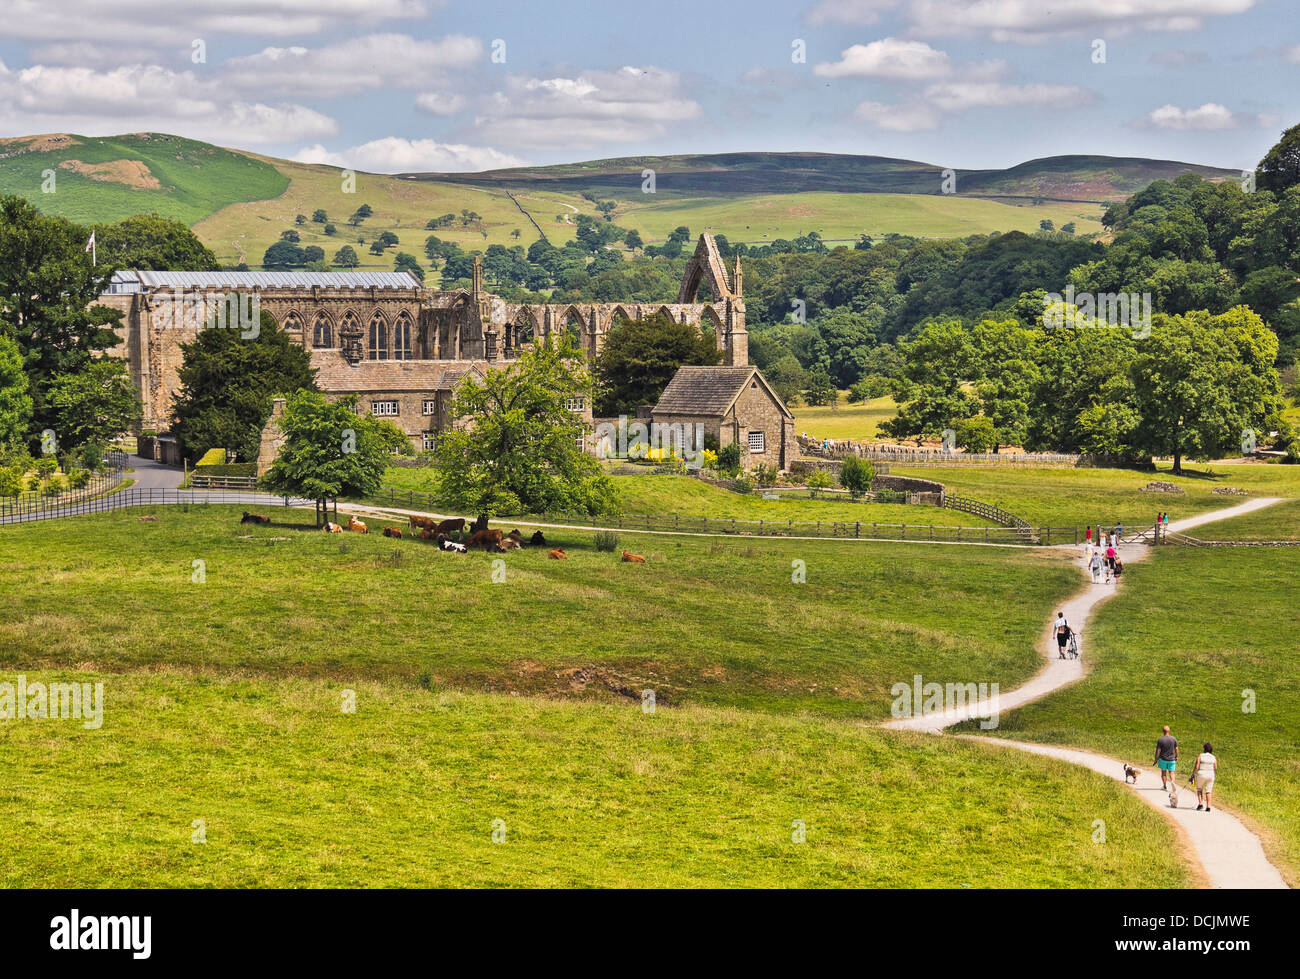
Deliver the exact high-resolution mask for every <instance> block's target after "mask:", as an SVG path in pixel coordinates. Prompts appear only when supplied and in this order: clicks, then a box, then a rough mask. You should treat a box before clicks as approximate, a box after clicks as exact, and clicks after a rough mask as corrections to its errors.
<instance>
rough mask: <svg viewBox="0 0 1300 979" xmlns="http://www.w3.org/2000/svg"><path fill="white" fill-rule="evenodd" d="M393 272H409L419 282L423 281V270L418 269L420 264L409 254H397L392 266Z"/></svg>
mask: <svg viewBox="0 0 1300 979" xmlns="http://www.w3.org/2000/svg"><path fill="white" fill-rule="evenodd" d="M393 271H394V272H409V273H410V274H411V275H413V276H415V277H416V278H417V279H419V280H420V281H421V282H423V281H424V269H422V268H420V263H419V262H418V261H417V260H416V258H415V256H414V255H412V254H410V253H409V252H398V253H397V261H396V262H395V263H394V265H393Z"/></svg>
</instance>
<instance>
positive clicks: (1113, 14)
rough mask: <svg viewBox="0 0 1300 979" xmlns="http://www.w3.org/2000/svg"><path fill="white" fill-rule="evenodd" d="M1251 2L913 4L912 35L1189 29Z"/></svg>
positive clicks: (1040, 36)
mask: <svg viewBox="0 0 1300 979" xmlns="http://www.w3.org/2000/svg"><path fill="white" fill-rule="evenodd" d="M1255 3H1256V0H1053V2H1051V3H1045V2H1042V0H978V2H975V3H971V2H969V0H913V2H911V3H909V4H908V7H907V10H908V14H909V17H910V19H911V27H912V33H914V34H917V35H920V36H922V37H934V36H942V35H948V34H979V35H983V36H985V37H988V38H991V39H992V40H994V41H1011V42H1019V43H1026V42H1035V41H1041V40H1045V39H1047V38H1051V37H1059V36H1061V35H1065V34H1076V33H1079V32H1081V31H1085V30H1099V29H1107V30H1111V31H1114V32H1125V31H1130V30H1144V31H1183V32H1185V31H1194V30H1200V29H1201V28H1202V27H1204V26H1205V23H1206V20H1207V19H1208V18H1210V17H1219V16H1231V15H1235V14H1242V13H1245V12H1246V11H1248V10H1250V9H1251V8H1253V7H1254V6H1255Z"/></svg>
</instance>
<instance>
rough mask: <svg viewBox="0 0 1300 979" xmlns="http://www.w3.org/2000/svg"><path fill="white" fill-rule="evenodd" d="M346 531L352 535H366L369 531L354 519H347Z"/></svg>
mask: <svg viewBox="0 0 1300 979" xmlns="http://www.w3.org/2000/svg"><path fill="white" fill-rule="evenodd" d="M348 530H350V531H352V533H354V534H368V533H370V531H369V529H368V528H367V527H366V525H365V524H363V523H362V522H361V521H360V520H358V519H357V518H356V517H348Z"/></svg>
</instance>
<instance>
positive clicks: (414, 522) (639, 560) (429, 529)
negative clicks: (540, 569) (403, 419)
mask: <svg viewBox="0 0 1300 979" xmlns="http://www.w3.org/2000/svg"><path fill="white" fill-rule="evenodd" d="M410 520H411V526H410V528H409V530H410V533H411V536H412V537H418V538H420V540H431V541H433V542H434V543H436V544H437V545H438V550H440V551H451V552H453V553H456V554H468V553H469V552H470V551H487V552H489V553H492V554H504V553H505V552H506V551H513V550H515V549H516V548H521V547H545V546H546V537H545V535H543V534H542V532H541V531H540V530H539V531H536V532H535V533H534V534H533V536H532V537H530V538H528V541H527V542H526V543H525V541H524V535H523V534H521V533H520V532H519V531H518V529H515V530H512V531H510V533H508V534H502V533H501V531H499V530H489V529H488V527H487V526H486V525H484V526H482V527H479V528H477V529H475V526H473V525H471V526H468V527H467V526H466V520H465V518H464V517H449V518H448V519H446V520H435V519H434V518H433V517H421V516H412V517H411V518H410ZM239 522H240V523H241V524H246V523H253V524H269V523H270V522H271V518H270V517H267V516H263V515H262V514H260V513H249V512H248V511H247V510H245V511H244V515H243V517H241V518H240V521H239ZM322 529H323V530H324V531H325V532H326V533H327V534H341V533H343V531H345V530H347V531H350V532H351V533H354V534H368V533H370V528H369V527H367V526H366V525H365V523H363V522H362V521H360V520H358V519H357V518H356V517H348V522H347V526H343V525H341V524H336V523H331V522H329V521H328V520H327V521H326V522H325V526H324V527H323V528H322ZM384 536H385V537H393V538H396V539H398V540H401V539H402V531H401V529H400V528H398V527H385V528H384ZM457 537H460V538H462V539H461V540H456V539H455V538H457ZM547 557H549V558H550V559H551V560H552V561H567V560H568V559H569V555H567V554H565V553H564V549H563V548H559V547H557V548H552V549H551V550H550V551H548V552H547ZM623 560H624V561H627V562H631V563H634V564H645V558H644V557H642V556H641V555H640V554H632V553H631V552H629V551H624V552H623Z"/></svg>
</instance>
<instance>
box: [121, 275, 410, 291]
mask: <svg viewBox="0 0 1300 979" xmlns="http://www.w3.org/2000/svg"><path fill="white" fill-rule="evenodd" d="M118 276H121V277H122V278H121V279H118ZM132 277H134V279H135V280H136V281H138V282H139V283H140V285H142V286H143V287H145V288H146V289H159V288H161V289H252V288H262V289H310V288H311V287H312V286H319V287H320V288H322V289H369V288H371V287H372V286H373V287H375V288H377V289H419V288H421V285H420V283H419V282H417V281H416V280H415V279H414V278H413V277H412V276H411V275H410V274H409V273H407V272H305V271H301V272H300V271H294V272H149V271H142V270H138V271H131V272H119V273H117V274H116V275H114V277H113V278H114V280H115V283H117V282H121V283H123V284H125V283H127V282H129V281H130V280H131V278H132Z"/></svg>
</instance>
